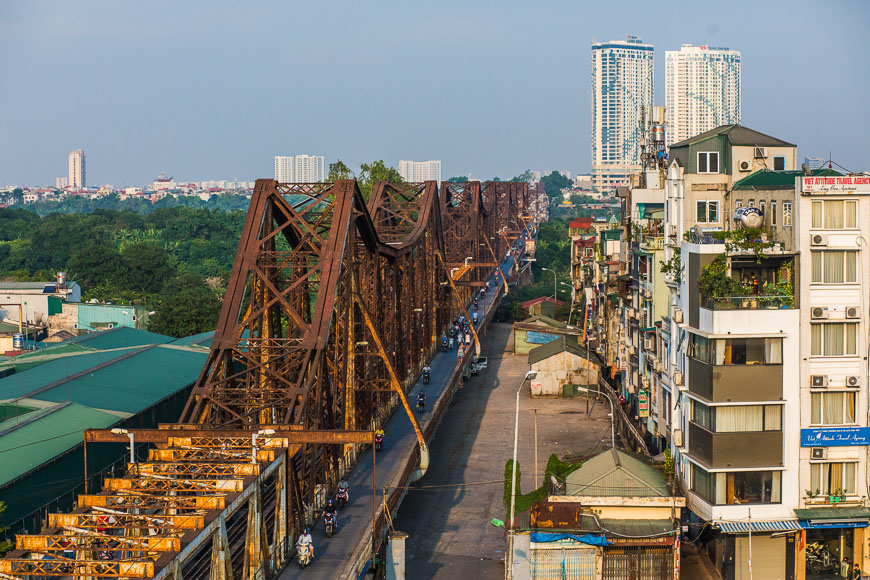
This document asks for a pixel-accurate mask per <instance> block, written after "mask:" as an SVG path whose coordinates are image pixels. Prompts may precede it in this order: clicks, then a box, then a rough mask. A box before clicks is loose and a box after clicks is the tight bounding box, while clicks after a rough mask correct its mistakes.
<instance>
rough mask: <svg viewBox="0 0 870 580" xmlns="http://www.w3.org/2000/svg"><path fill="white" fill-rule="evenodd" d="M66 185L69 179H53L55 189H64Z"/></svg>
mask: <svg viewBox="0 0 870 580" xmlns="http://www.w3.org/2000/svg"><path fill="white" fill-rule="evenodd" d="M68 185H69V178H68V177H58V178H55V180H54V187H55V189H64V188H66V186H68Z"/></svg>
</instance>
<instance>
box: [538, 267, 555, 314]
mask: <svg viewBox="0 0 870 580" xmlns="http://www.w3.org/2000/svg"><path fill="white" fill-rule="evenodd" d="M541 270H543V271H544V272H550V273H552V274H553V302H554V303H555V301H556V271H555V270H551V269H549V268H541ZM554 307H555V304H554Z"/></svg>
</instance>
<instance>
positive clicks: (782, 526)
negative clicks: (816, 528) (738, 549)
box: [716, 520, 801, 534]
mask: <svg viewBox="0 0 870 580" xmlns="http://www.w3.org/2000/svg"><path fill="white" fill-rule="evenodd" d="M716 525H717V526H719V529H720V530H721V531H722V532H724V533H726V534H747V533H749V530H750V523H749V522H717V523H716ZM751 528H752V532H753V533H755V532H788V531H798V530H800V529H801V524H800V522H799V521H797V520H768V521H765V520H759V521H757V522H752V524H751Z"/></svg>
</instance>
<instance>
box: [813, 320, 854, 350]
mask: <svg viewBox="0 0 870 580" xmlns="http://www.w3.org/2000/svg"><path fill="white" fill-rule="evenodd" d="M810 328H811V333H810V334H811V338H812V340H811V341H810V342H811V346H810V354H811V355H812V356H855V355H856V354H858V323H857V322H829V323H827V324H818V323H817V324H811V325H810Z"/></svg>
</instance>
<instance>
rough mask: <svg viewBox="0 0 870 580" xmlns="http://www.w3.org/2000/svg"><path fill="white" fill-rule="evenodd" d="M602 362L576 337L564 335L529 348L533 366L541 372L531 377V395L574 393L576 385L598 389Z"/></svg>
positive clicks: (530, 363) (530, 362) (530, 360)
mask: <svg viewBox="0 0 870 580" xmlns="http://www.w3.org/2000/svg"><path fill="white" fill-rule="evenodd" d="M602 362H603V361H602V360H601V358H600V357H599V356H598V355H596V354H595V353H590V352H589V351H587V350H586V349H585V348H583V347H582V346H580V345H579V344H577V338H576V337H574V336H566V335H562V336H560V337H559V338H557V339H556V340H552V341H550V342H548V343H547V344H543V345H541V346H539V347H538V348H535V349H533V350H531V351H529V368H531V370H533V371H535V372H537V376H536V377H535V378H534V379H532V380H531V387H530V390H531V396H532V397H541V396H551V397H552V396H555V397H559V396H563V395H564V396H573V395H574V394H576V393H575V392H574V388H573V386H574V385H581V386H593V387H594V388H598V379H599V377H600V374H601V363H602Z"/></svg>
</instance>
